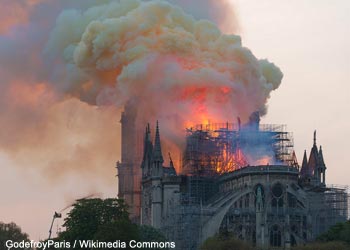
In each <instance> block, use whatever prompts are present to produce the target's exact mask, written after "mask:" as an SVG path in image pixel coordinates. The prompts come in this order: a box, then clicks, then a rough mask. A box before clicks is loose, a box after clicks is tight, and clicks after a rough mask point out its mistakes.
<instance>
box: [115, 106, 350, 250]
mask: <svg viewBox="0 0 350 250" xmlns="http://www.w3.org/2000/svg"><path fill="white" fill-rule="evenodd" d="M132 119H133V117H132V113H130V112H129V113H128V112H127V110H126V111H125V112H124V114H123V116H122V130H123V131H122V136H123V138H122V162H118V163H117V168H118V176H119V196H120V197H124V198H125V199H126V201H127V203H128V204H129V205H130V212H131V214H132V217H133V219H134V220H135V221H136V222H139V223H141V224H145V225H152V226H153V227H156V228H159V229H161V230H162V232H164V233H165V234H166V236H167V237H168V239H169V240H171V241H174V242H176V249H183V250H186V249H198V246H199V245H200V244H201V243H202V242H203V241H204V240H205V239H207V238H208V237H210V236H213V235H214V234H216V233H218V232H232V233H233V234H234V235H236V237H238V238H241V239H243V240H245V241H248V242H251V243H252V244H253V245H256V246H257V247H258V248H260V249H269V248H271V247H273V248H274V249H288V248H290V247H291V246H294V245H300V244H303V243H305V242H307V241H310V240H313V239H315V237H317V236H318V235H319V234H321V233H322V232H324V231H326V230H327V229H328V228H329V227H330V226H332V225H334V224H335V223H337V222H342V221H345V220H346V219H347V218H348V215H349V195H348V188H347V187H341V186H332V185H327V184H326V169H327V168H326V165H325V162H324V158H323V151H322V148H321V147H318V146H317V143H316V132H315V134H314V141H313V146H312V148H311V151H310V154H309V156H307V154H306V151H305V153H304V158H303V161H302V165H301V167H300V165H299V164H298V161H297V159H296V156H295V153H294V150H293V137H292V134H291V133H289V132H286V130H285V126H282V125H263V124H260V123H259V121H260V118H259V114H258V113H254V114H252V116H251V118H250V120H249V122H248V123H247V124H244V125H241V122H240V120H239V119H238V120H237V123H222V124H205V125H203V124H202V125H198V126H194V127H191V128H188V129H187V130H186V131H187V135H186V147H185V149H184V152H183V157H182V163H181V166H179V167H178V168H175V166H174V162H173V161H172V159H171V157H170V154H169V164H167V165H165V163H164V162H165V161H164V159H163V153H162V148H161V139H160V138H161V137H160V128H159V124H158V122H157V126H156V129H155V136H154V140H153V139H152V136H151V129H150V126H149V125H147V126H146V130H145V135H144V143H143V155H142V156H141V157H137V155H139V154H138V153H137V150H136V149H137V147H136V143H134V144H132V143H133V142H135V141H136V139H135V138H134V137H135V135H134V134H132V133H130V131H132V129H133V127H132V125H133V123H132V122H130V121H132ZM140 166H141V167H140ZM179 169H180V170H179Z"/></svg>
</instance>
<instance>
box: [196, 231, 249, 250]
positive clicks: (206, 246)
mask: <svg viewBox="0 0 350 250" xmlns="http://www.w3.org/2000/svg"><path fill="white" fill-rule="evenodd" d="M200 249H201V250H252V249H253V248H252V246H251V245H249V244H248V243H246V242H244V241H242V240H239V239H236V238H235V237H234V236H233V235H232V234H217V235H215V236H213V237H210V238H208V239H207V240H206V241H205V242H204V243H203V245H202V246H201V248H200Z"/></svg>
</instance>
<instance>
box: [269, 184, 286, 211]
mask: <svg viewBox="0 0 350 250" xmlns="http://www.w3.org/2000/svg"><path fill="white" fill-rule="evenodd" d="M271 191H272V200H271V206H272V207H279V208H282V207H283V186H282V184H281V183H276V184H275V185H273V186H272V190H271Z"/></svg>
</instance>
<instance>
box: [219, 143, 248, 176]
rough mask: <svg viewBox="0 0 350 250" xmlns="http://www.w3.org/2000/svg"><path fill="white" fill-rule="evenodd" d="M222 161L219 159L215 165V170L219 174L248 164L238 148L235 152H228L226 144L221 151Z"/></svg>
mask: <svg viewBox="0 0 350 250" xmlns="http://www.w3.org/2000/svg"><path fill="white" fill-rule="evenodd" d="M221 157H222V161H219V162H218V163H217V165H216V172H217V173H219V174H222V173H228V172H232V171H235V170H238V169H240V168H243V167H245V166H247V165H248V163H247V160H246V158H245V156H244V154H243V152H242V151H241V150H240V149H237V150H236V152H234V153H232V152H230V151H229V150H228V149H227V147H226V146H224V150H223V151H222V155H221Z"/></svg>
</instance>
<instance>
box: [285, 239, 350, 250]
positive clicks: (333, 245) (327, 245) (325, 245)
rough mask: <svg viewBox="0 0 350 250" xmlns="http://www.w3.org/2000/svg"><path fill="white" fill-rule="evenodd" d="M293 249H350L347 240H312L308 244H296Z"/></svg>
mask: <svg viewBox="0 0 350 250" xmlns="http://www.w3.org/2000/svg"><path fill="white" fill-rule="evenodd" d="M292 249H293V250H349V249H350V248H349V246H348V245H347V244H346V243H345V242H340V241H331V242H311V243H308V244H306V245H300V246H295V247H293V248H292Z"/></svg>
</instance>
